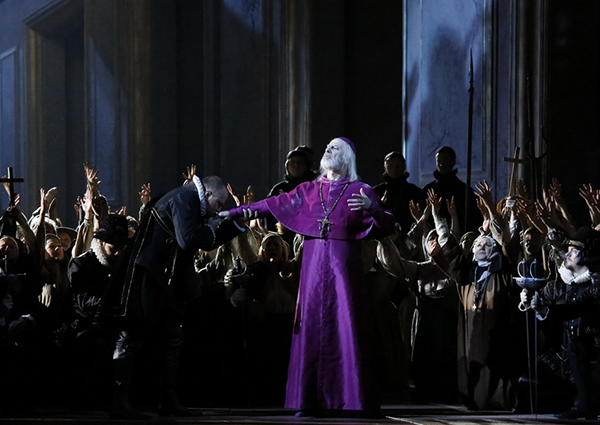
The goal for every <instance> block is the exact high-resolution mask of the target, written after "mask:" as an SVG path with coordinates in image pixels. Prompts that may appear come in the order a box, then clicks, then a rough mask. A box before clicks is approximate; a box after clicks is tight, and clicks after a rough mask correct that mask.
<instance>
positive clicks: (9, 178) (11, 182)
mask: <svg viewBox="0 0 600 425" xmlns="http://www.w3.org/2000/svg"><path fill="white" fill-rule="evenodd" d="M24 181H25V180H24V179H22V178H18V177H13V169H12V167H8V176H7V177H2V178H0V183H8V197H9V198H10V199H9V201H8V206H9V207H13V206H14V205H15V197H16V194H15V185H14V184H15V183H23V182H24Z"/></svg>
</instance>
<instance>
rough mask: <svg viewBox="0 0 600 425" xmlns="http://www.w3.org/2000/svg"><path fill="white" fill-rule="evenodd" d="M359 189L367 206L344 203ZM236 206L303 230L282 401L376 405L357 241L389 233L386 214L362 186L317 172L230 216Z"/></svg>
mask: <svg viewBox="0 0 600 425" xmlns="http://www.w3.org/2000/svg"><path fill="white" fill-rule="evenodd" d="M360 189H363V190H364V193H365V194H366V195H367V196H368V197H369V198H370V199H371V201H372V206H371V208H370V210H369V211H363V210H360V211H351V210H350V207H348V203H347V201H348V199H350V198H352V194H358V193H360ZM242 208H249V209H251V210H252V211H257V212H258V213H259V215H261V216H264V215H267V214H268V213H269V212H270V213H272V214H273V215H274V216H275V218H276V219H277V220H278V221H280V222H281V223H282V224H283V225H284V226H286V227H287V228H289V229H290V230H293V231H294V232H296V233H300V234H302V235H304V236H305V240H304V252H303V255H302V269H301V273H300V289H299V292H298V302H297V306H296V320H295V323H294V329H293V336H292V349H291V357H290V363H289V368H288V381H287V393H286V401H285V407H287V408H292V409H305V410H312V409H335V410H339V409H344V410H368V411H375V410H378V409H379V408H380V404H379V395H378V389H377V385H376V382H375V380H376V372H375V370H374V368H375V365H374V364H373V358H372V353H371V350H372V346H371V341H370V337H371V334H372V331H371V320H370V312H369V305H368V296H367V295H368V294H367V287H366V282H365V279H364V270H363V260H362V250H361V249H362V248H361V246H362V244H361V239H365V238H379V237H383V236H386V235H388V234H390V233H391V232H392V230H393V226H394V216H393V215H392V214H391V213H390V212H389V211H387V210H385V209H384V208H383V206H382V204H381V201H380V199H379V197H378V196H377V195H376V194H375V192H373V190H372V189H371V187H370V186H368V185H366V184H364V183H361V182H358V181H354V182H350V180H349V179H343V180H328V179H327V178H324V177H322V178H320V179H318V180H316V181H310V182H306V183H302V184H300V185H299V186H298V187H296V189H294V190H293V191H291V192H289V193H283V194H281V195H279V196H276V197H272V198H268V199H265V200H263V201H260V202H257V203H255V204H250V205H244V206H243V207H238V208H235V209H233V210H230V214H231V216H232V218H239V217H241V216H242V215H243V214H242Z"/></svg>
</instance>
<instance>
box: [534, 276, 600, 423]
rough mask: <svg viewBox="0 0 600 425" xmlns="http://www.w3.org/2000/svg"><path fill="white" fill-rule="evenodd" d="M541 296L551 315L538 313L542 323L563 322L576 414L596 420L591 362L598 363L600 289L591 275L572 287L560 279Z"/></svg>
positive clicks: (576, 282)
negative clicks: (597, 330) (596, 335)
mask: <svg viewBox="0 0 600 425" xmlns="http://www.w3.org/2000/svg"><path fill="white" fill-rule="evenodd" d="M540 295H541V299H542V303H543V305H545V306H547V307H548V313H547V315H546V316H545V317H544V316H540V315H539V313H538V319H540V320H543V323H544V325H546V324H548V325H550V324H552V323H555V322H562V324H563V327H564V336H565V339H564V341H561V343H562V345H563V347H564V350H565V354H566V357H567V359H568V363H569V367H570V369H571V374H572V378H573V381H574V383H575V388H576V397H575V403H574V407H573V410H574V411H575V412H580V413H581V416H582V417H583V416H589V418H590V419H591V418H593V419H595V417H596V414H597V413H596V408H595V405H594V397H593V395H594V391H593V380H592V377H593V374H592V368H591V362H595V361H597V358H596V357H597V355H596V350H595V346H594V336H595V335H594V332H593V330H594V329H595V328H597V327H598V322H597V320H598V311H599V309H600V288H599V287H598V284H597V282H595V281H594V279H593V278H592V275H591V274H590V273H589V272H588V273H585V274H584V275H582V276H581V277H579V278H577V279H576V280H574V281H572V282H569V283H565V281H564V280H563V279H562V278H561V277H560V276H559V278H558V279H556V280H554V281H551V282H549V283H548V284H547V285H546V287H545V288H544V289H543V291H542V292H541V294H540ZM565 419H569V418H568V417H565ZM572 419H575V418H574V417H573V418H572Z"/></svg>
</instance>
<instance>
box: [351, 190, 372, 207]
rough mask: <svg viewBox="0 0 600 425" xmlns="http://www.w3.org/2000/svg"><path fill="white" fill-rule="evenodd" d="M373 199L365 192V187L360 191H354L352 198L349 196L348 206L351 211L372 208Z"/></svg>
mask: <svg viewBox="0 0 600 425" xmlns="http://www.w3.org/2000/svg"><path fill="white" fill-rule="evenodd" d="M371 204H372V202H371V199H369V197H368V196H367V195H366V194H365V190H364V189H362V188H361V189H360V193H353V194H352V198H348V206H349V207H350V211H360V210H367V211H368V210H369V209H370V208H371Z"/></svg>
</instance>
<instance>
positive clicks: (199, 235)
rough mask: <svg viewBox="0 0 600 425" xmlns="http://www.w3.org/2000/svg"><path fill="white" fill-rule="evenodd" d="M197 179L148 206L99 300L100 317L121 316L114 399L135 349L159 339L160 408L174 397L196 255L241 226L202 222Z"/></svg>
mask: <svg viewBox="0 0 600 425" xmlns="http://www.w3.org/2000/svg"><path fill="white" fill-rule="evenodd" d="M196 179H197V178H195V179H194V180H195V182H196V183H195V184H192V183H190V184H188V185H185V186H181V187H178V188H176V189H174V190H172V191H170V192H168V193H167V194H165V195H164V196H162V197H161V198H159V199H158V200H153V201H151V202H153V205H151V204H149V205H147V206H146V212H145V216H144V219H143V220H142V223H141V224H140V227H139V229H138V231H137V233H136V236H135V243H134V244H133V246H132V248H131V249H132V252H131V253H130V256H129V263H128V266H127V270H126V273H125V276H124V279H120V281H116V282H114V283H115V284H111V286H110V287H109V291H108V292H107V293H106V294H105V296H104V297H103V299H102V304H101V308H100V315H101V316H100V317H104V316H106V315H109V316H111V315H112V316H124V319H125V320H124V321H123V322H122V324H121V329H122V330H121V332H120V334H119V339H118V341H117V346H116V350H115V354H114V357H113V358H114V363H115V375H116V380H117V385H118V388H117V398H118V397H119V396H120V395H119V392H120V391H122V392H126V388H127V384H128V381H129V378H130V375H131V366H132V361H133V354H134V352H135V351H137V350H138V349H139V348H140V347H141V344H142V342H144V341H146V342H147V341H152V340H154V341H155V342H159V343H160V344H161V347H160V351H161V354H162V355H163V356H162V358H161V359H160V363H161V365H162V375H161V378H162V400H163V401H162V402H163V407H165V403H166V404H167V405H168V404H169V402H170V401H173V400H174V399H175V395H174V391H175V381H176V371H177V365H178V359H179V352H180V349H181V346H182V344H183V330H182V327H181V324H182V321H183V317H184V314H185V306H186V302H187V301H188V300H189V299H191V298H193V297H196V296H198V295H199V293H200V288H199V285H198V284H197V280H196V277H195V271H194V254H195V253H196V252H197V251H198V250H199V249H203V250H206V251H209V250H212V249H214V248H216V247H217V246H219V245H221V244H222V243H224V242H226V241H227V240H229V239H231V238H233V237H234V236H236V235H237V234H239V233H241V231H242V230H241V228H239V227H237V225H236V224H235V223H234V222H228V223H224V224H223V225H222V226H221V227H220V228H219V229H218V230H217V231H214V230H213V229H212V227H210V226H208V225H207V224H205V220H206V218H207V217H206V215H205V214H206V213H205V208H206V201H204V205H203V203H202V201H201V200H200V198H199V189H197V187H201V186H200V185H201V182H200V181H199V179H198V180H196ZM197 185H199V186H197ZM202 190H203V189H202ZM157 340H158V341H157Z"/></svg>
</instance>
